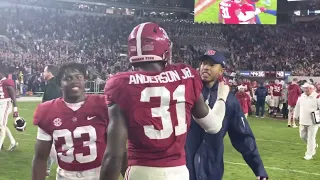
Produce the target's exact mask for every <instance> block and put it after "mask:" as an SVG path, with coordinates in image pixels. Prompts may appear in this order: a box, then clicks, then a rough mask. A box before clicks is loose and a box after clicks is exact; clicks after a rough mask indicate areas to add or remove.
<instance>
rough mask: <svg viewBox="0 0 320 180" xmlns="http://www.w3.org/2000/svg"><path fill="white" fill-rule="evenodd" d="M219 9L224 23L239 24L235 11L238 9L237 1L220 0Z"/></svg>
mask: <svg viewBox="0 0 320 180" xmlns="http://www.w3.org/2000/svg"><path fill="white" fill-rule="evenodd" d="M219 9H220V14H221V16H222V18H223V21H224V24H239V18H238V15H237V11H238V10H240V5H239V4H238V3H235V2H233V1H221V2H220V4H219Z"/></svg>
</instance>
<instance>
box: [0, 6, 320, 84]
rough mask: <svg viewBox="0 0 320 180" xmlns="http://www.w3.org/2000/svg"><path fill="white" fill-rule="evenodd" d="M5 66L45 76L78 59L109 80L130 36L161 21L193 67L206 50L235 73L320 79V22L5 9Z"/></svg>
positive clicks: (122, 66) (0, 17)
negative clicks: (200, 20) (49, 68)
mask: <svg viewBox="0 0 320 180" xmlns="http://www.w3.org/2000/svg"><path fill="white" fill-rule="evenodd" d="M0 21H2V24H3V23H4V24H7V26H4V27H0V35H1V34H2V35H4V36H1V37H0V46H2V47H3V48H0V65H1V66H4V65H5V66H7V67H9V68H10V69H12V70H16V71H21V70H22V71H23V73H24V74H39V73H40V72H42V71H43V68H44V66H45V65H46V64H58V65H59V64H61V63H63V62H66V61H79V62H82V63H85V64H87V65H88V67H89V70H90V71H91V72H93V74H95V75H101V76H100V77H102V79H107V78H108V77H109V76H110V75H112V74H114V73H116V72H119V71H126V70H127V69H128V68H129V67H128V63H127V60H126V57H125V54H126V42H127V37H128V34H129V32H130V30H131V29H132V28H133V27H134V26H135V25H137V24H139V23H141V22H144V21H156V22H158V23H160V25H161V26H162V27H163V28H164V29H166V30H167V32H168V33H169V37H170V38H171V40H172V41H173V45H174V46H173V53H174V54H173V60H174V61H175V62H185V63H188V64H191V65H193V66H197V65H198V63H197V61H196V60H195V59H196V57H197V56H199V55H200V54H202V53H203V52H204V51H205V50H206V49H210V48H215V49H218V50H220V51H224V52H226V54H227V55H228V64H229V66H230V67H229V68H230V69H232V70H281V71H282V70H286V71H292V73H293V74H294V75H307V76H319V75H320V63H319V61H320V34H319V33H318V32H319V31H320V22H319V21H316V22H312V23H296V24H288V25H277V26H266V25H264V26H260V25H248V26H246V25H234V26H233V25H229V26H225V25H218V24H215V25H211V24H194V23H193V22H190V21H187V20H168V19H167V20H165V19H159V18H157V19H150V18H138V17H133V16H115V15H109V16H106V15H103V16H102V15H101V16H99V15H95V16H93V15H84V14H79V13H77V14H75V13H71V12H66V11H64V10H49V9H45V8H38V9H35V8H7V9H1V10H0Z"/></svg>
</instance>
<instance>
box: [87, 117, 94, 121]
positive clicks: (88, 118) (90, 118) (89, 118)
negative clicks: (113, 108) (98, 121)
mask: <svg viewBox="0 0 320 180" xmlns="http://www.w3.org/2000/svg"><path fill="white" fill-rule="evenodd" d="M95 117H96V116H92V117H89V116H88V117H87V120H88V121H90V120H92V119H93V118H95Z"/></svg>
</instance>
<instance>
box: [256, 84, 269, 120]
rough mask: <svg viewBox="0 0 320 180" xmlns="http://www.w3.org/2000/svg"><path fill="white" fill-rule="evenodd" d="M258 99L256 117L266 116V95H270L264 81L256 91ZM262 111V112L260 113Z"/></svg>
mask: <svg viewBox="0 0 320 180" xmlns="http://www.w3.org/2000/svg"><path fill="white" fill-rule="evenodd" d="M255 96H256V98H257V101H256V117H259V115H260V117H261V118H264V111H265V104H266V97H267V96H268V89H267V88H266V86H265V85H264V83H263V82H261V83H260V85H259V87H258V88H257V89H256V91H255ZM260 112H261V113H260Z"/></svg>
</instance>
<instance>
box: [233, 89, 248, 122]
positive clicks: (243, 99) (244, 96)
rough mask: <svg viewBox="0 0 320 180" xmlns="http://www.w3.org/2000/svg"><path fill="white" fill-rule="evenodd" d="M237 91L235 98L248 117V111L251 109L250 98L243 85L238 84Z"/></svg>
mask: <svg viewBox="0 0 320 180" xmlns="http://www.w3.org/2000/svg"><path fill="white" fill-rule="evenodd" d="M238 90H239V91H238V92H237V93H236V98H237V99H238V101H239V103H240V106H241V108H242V111H243V114H244V116H245V117H246V118H248V113H249V111H251V99H250V96H249V95H248V93H246V92H245V90H246V87H245V86H243V85H240V86H238Z"/></svg>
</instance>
